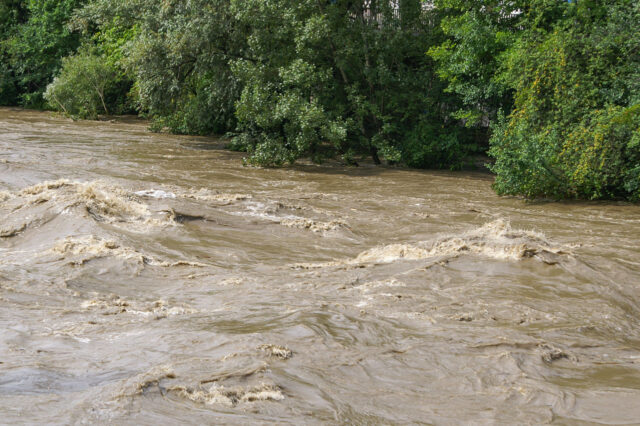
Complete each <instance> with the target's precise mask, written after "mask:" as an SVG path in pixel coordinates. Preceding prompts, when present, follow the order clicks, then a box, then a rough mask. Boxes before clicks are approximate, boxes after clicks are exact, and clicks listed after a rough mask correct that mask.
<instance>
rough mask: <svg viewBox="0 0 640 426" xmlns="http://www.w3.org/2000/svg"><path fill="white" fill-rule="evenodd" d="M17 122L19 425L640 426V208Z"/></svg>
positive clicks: (11, 357)
mask: <svg viewBox="0 0 640 426" xmlns="http://www.w3.org/2000/svg"><path fill="white" fill-rule="evenodd" d="M241 157H242V154H238V153H232V152H229V151H226V150H223V149H222V142H219V141H215V140H210V139H204V138H193V137H179V136H171V135H162V134H152V133H149V132H147V131H146V123H144V122H140V121H135V120H124V121H123V120H120V121H118V122H115V123H106V122H72V121H69V120H64V119H61V118H55V117H51V116H50V115H49V114H47V113H40V112H27V111H20V110H12V109H2V110H0V312H1V315H0V327H1V328H0V330H1V332H0V412H1V413H2V420H0V421H1V422H2V423H37V422H48V423H64V424H69V423H71V424H74V423H75V424H78V423H112V424H170V423H178V422H179V423H184V424H205V423H208V424H220V423H223V424H246V423H250V422H251V423H271V422H275V423H281V424H286V423H293V424H300V423H309V424H334V423H353V424H406V423H435V424H457V423H474V424H493V423H501V424H503V423H521V424H522V423H525V424H540V423H550V422H555V423H559V424H572V423H576V422H580V421H588V422H595V423H609V424H615V423H617V424H629V423H636V422H638V421H640V420H639V419H640V248H639V247H638V243H637V242H638V241H639V240H640V208H639V207H638V206H633V205H628V204H622V203H526V202H524V201H522V200H519V199H513V198H500V197H497V196H496V195H494V193H493V192H492V191H491V188H490V185H491V180H492V179H491V177H490V176H489V175H486V174H470V173H444V172H423V171H408V170H399V169H386V168H374V167H360V168H342V167H338V166H313V165H304V166H298V167H293V168H287V169H281V170H266V169H257V168H249V167H243V166H242V162H241Z"/></svg>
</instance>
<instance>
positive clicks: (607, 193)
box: [490, 0, 640, 199]
mask: <svg viewBox="0 0 640 426" xmlns="http://www.w3.org/2000/svg"><path fill="white" fill-rule="evenodd" d="M552 12H553V13H552ZM525 22H527V26H526V28H527V30H526V31H525V32H524V33H523V34H522V36H521V37H520V38H519V39H518V41H517V42H516V43H514V45H513V46H512V47H511V48H510V49H509V50H508V51H507V52H506V53H505V54H504V55H503V57H502V62H501V70H500V71H499V73H500V78H501V79H502V81H504V82H506V84H508V85H510V86H511V87H512V88H513V89H514V90H515V107H514V109H513V110H512V111H511V112H510V114H509V115H508V116H506V117H504V116H502V117H501V118H500V119H499V120H498V121H497V122H496V123H495V125H494V127H493V135H492V138H491V145H492V146H491V149H490V155H492V156H493V157H495V159H496V162H495V164H494V165H493V167H492V170H493V171H494V172H495V173H496V174H497V176H496V182H495V189H496V190H497V191H498V193H500V194H521V195H524V196H527V197H554V198H563V197H570V198H590V199H596V198H620V197H622V198H628V199H637V198H638V193H637V187H638V181H637V178H638V166H640V164H639V163H638V147H637V145H638V142H637V141H638V138H640V136H638V132H639V129H638V105H639V104H640V103H639V98H640V86H639V84H638V78H639V77H640V74H639V69H640V26H638V25H637V23H638V22H640V4H637V3H634V2H630V1H625V0H610V1H605V2H592V1H581V2H577V4H564V5H562V6H558V5H555V6H554V8H540V9H532V10H531V11H530V12H529V15H528V16H527V19H526V21H525Z"/></svg>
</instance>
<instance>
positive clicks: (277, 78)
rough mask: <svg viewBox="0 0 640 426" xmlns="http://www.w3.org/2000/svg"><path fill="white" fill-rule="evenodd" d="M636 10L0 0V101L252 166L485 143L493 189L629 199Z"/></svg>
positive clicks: (434, 155) (637, 55)
mask: <svg viewBox="0 0 640 426" xmlns="http://www.w3.org/2000/svg"><path fill="white" fill-rule="evenodd" d="M638 22H640V3H638V2H637V1H634V0H574V1H571V2H569V1H564V0H512V1H508V2H505V1H503V0H435V1H434V2H423V1H420V0H400V1H395V0H394V1H391V0H366V1H365V0H357V1H353V0H269V1H265V0H190V1H187V2H185V1H181V0H163V1H157V0H4V1H2V2H1V3H0V105H11V104H21V105H26V106H32V107H42V106H45V104H44V103H43V98H42V94H43V92H44V89H45V87H47V92H46V95H45V96H46V100H47V101H48V105H49V106H50V107H51V108H54V109H58V110H61V111H63V112H66V113H67V114H69V115H72V116H75V117H85V118H94V117H96V116H97V115H98V114H101V113H125V112H138V113H139V114H142V115H145V116H147V117H149V118H151V119H152V129H153V130H158V131H161V130H165V129H167V130H169V131H172V132H176V133H190V134H193V133H195V134H211V133H228V134H229V135H233V138H232V141H231V143H230V148H231V149H236V150H243V151H246V152H248V158H247V160H246V161H247V162H248V163H250V164H255V165H262V166H282V165H285V164H290V163H293V162H295V161H296V160H297V159H299V158H300V157H309V158H311V159H312V160H314V161H322V160H323V159H324V158H326V157H336V156H337V157H340V158H342V160H343V161H344V162H346V163H347V164H357V161H356V159H360V158H362V157H363V156H364V155H369V156H370V157H371V158H372V159H373V161H374V162H376V163H380V162H382V161H385V162H386V163H388V164H405V165H409V166H412V167H448V168H459V167H462V166H464V165H465V161H466V158H467V157H469V155H470V154H473V153H475V152H478V151H479V150H482V149H487V148H489V146H488V145H489V144H490V148H489V154H490V155H491V156H493V157H494V158H495V163H494V164H493V165H492V166H491V168H492V170H493V171H494V172H495V173H496V182H495V189H496V190H497V191H498V192H499V193H501V194H520V195H525V196H527V197H556V198H561V197H569V198H626V199H633V200H639V199H640V153H639V149H640V148H639V145H640V132H639V118H638V110H639V108H640V107H639V105H640V25H638ZM63 58H64V59H63ZM47 85H48V86H47Z"/></svg>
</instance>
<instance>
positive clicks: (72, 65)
mask: <svg viewBox="0 0 640 426" xmlns="http://www.w3.org/2000/svg"><path fill="white" fill-rule="evenodd" d="M116 79H117V72H116V70H115V69H114V67H113V65H111V64H110V63H109V62H108V61H107V59H106V58H105V57H104V56H99V55H97V54H95V53H94V52H91V51H90V49H88V48H85V49H82V50H81V51H79V52H78V53H77V54H75V55H72V56H68V57H66V58H64V59H63V60H62V70H61V72H60V75H58V76H57V77H56V78H55V79H54V80H53V82H51V83H50V84H49V86H47V90H46V92H45V94H44V98H45V99H46V100H47V102H49V105H50V106H51V107H52V108H53V109H57V110H59V111H63V112H64V113H65V114H68V115H70V116H72V117H79V118H94V119H95V118H97V116H98V114H99V113H104V114H109V113H110V110H109V108H108V107H107V99H106V97H107V94H108V93H109V90H110V89H113V88H114V87H115V85H116Z"/></svg>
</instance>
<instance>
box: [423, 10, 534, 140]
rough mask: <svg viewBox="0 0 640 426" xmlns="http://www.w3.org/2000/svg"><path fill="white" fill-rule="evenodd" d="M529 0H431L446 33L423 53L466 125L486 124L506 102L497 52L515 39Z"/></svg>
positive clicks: (508, 97) (508, 95)
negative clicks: (455, 99)
mask: <svg viewBox="0 0 640 426" xmlns="http://www.w3.org/2000/svg"><path fill="white" fill-rule="evenodd" d="M530 3H531V2H530V1H523V0H518V1H510V2H503V1H500V0H491V1H484V0H472V1H469V0H437V1H436V2H435V4H436V7H438V8H440V9H441V10H442V13H443V14H444V18H443V19H442V24H441V25H442V30H443V31H444V33H445V34H446V35H447V36H448V37H447V38H446V39H445V40H444V41H443V42H442V43H441V44H439V45H436V46H432V47H431V48H430V49H429V52H428V53H429V55H430V56H431V57H433V59H434V60H435V61H436V63H437V73H438V75H439V76H440V77H441V78H442V79H444V80H445V81H446V82H447V84H448V85H447V89H446V90H447V91H448V92H451V93H455V94H456V95H458V96H459V97H460V100H461V101H462V104H463V105H462V107H461V108H460V109H458V110H456V111H454V112H453V113H452V116H453V117H454V118H456V119H459V120H462V121H463V122H464V124H465V126H468V127H475V126H479V127H483V128H486V127H487V126H488V124H489V122H490V121H493V120H495V118H496V114H497V112H498V110H499V109H501V108H503V109H510V108H511V91H510V90H509V87H508V86H507V85H505V84H504V83H503V82H502V81H500V79H499V75H497V74H496V70H497V68H498V67H499V64H500V59H501V54H502V53H503V52H505V50H506V49H507V48H509V46H511V45H512V44H513V43H514V42H515V40H516V39H517V35H516V33H517V31H518V30H519V28H521V26H522V19H523V16H524V14H523V10H525V9H526V8H527V6H528V5H529V4H530Z"/></svg>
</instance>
